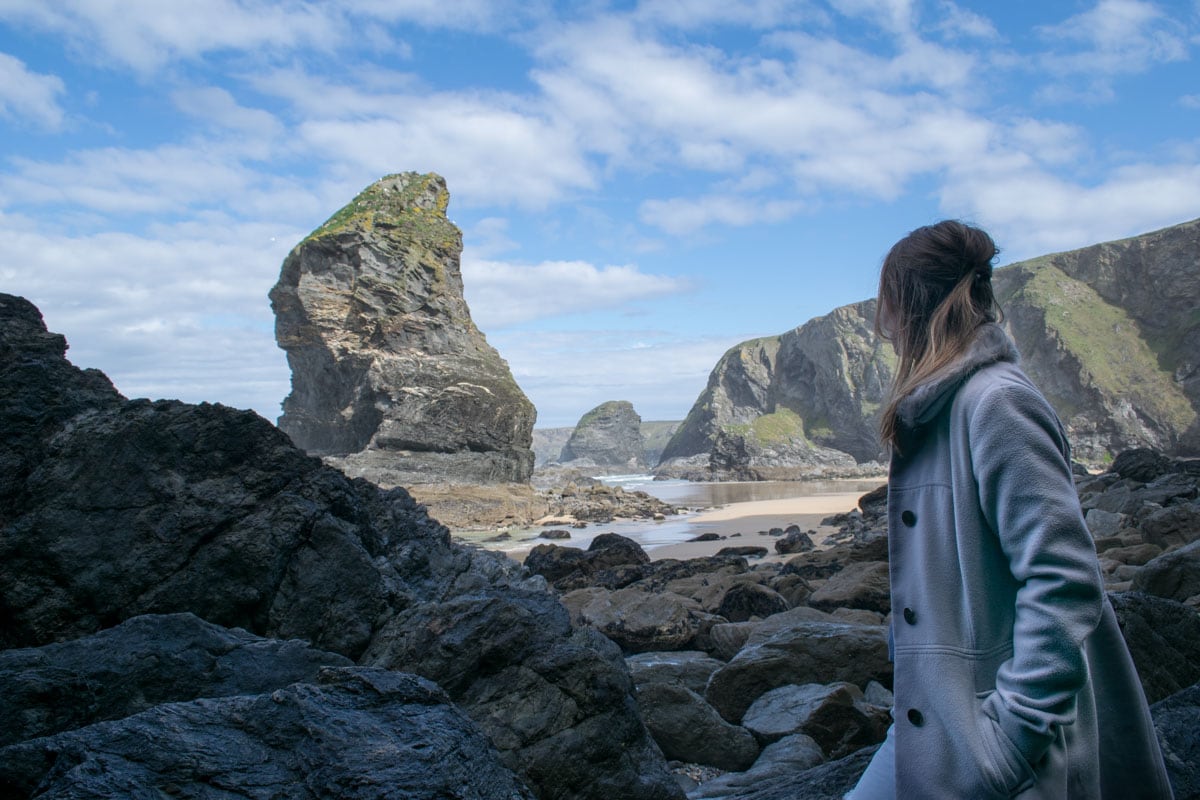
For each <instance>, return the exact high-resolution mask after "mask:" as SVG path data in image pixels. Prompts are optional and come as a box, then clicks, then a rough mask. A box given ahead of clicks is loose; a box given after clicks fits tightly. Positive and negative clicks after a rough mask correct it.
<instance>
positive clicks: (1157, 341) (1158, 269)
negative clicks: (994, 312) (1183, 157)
mask: <svg viewBox="0 0 1200 800" xmlns="http://www.w3.org/2000/svg"><path fill="white" fill-rule="evenodd" d="M1197 276H1200V220H1196V221H1193V222H1187V223H1184V224H1181V225H1176V226H1174V227H1171V228H1166V229H1164V230H1161V231H1156V232H1154V233H1148V234H1145V235H1143V236H1138V237H1134V238H1131V239H1125V240H1121V241H1115V242H1108V243H1105V244H1098V245H1094V246H1091V247H1086V248H1083V249H1081V250H1074V251H1071V252H1067V253H1059V254H1055V255H1050V256H1043V257H1040V258H1035V259H1031V260H1029V261H1023V262H1021V263H1018V264H1014V265H1012V266H1009V267H1004V268H1001V269H998V270H996V273H995V277H994V285H995V289H996V295H997V298H998V300H999V301H1000V304H1001V306H1002V307H1003V309H1004V312H1005V315H1006V323H1005V324H1006V325H1007V327H1008V329H1009V332H1010V333H1011V335H1012V336H1013V339H1014V340H1015V341H1016V344H1017V347H1018V349H1019V350H1020V351H1021V353H1022V359H1023V365H1024V368H1025V369H1026V371H1027V372H1028V373H1029V374H1030V376H1031V377H1032V378H1033V380H1034V381H1035V382H1036V383H1037V384H1038V386H1039V387H1040V388H1041V389H1042V391H1043V392H1045V394H1046V396H1047V398H1048V399H1049V400H1050V402H1051V403H1052V404H1053V405H1054V407H1055V409H1056V410H1057V411H1058V413H1059V415H1060V416H1061V417H1062V419H1063V421H1064V423H1065V424H1066V426H1067V430H1068V434H1069V435H1070V437H1071V441H1072V444H1073V446H1074V449H1075V454H1076V456H1077V457H1078V458H1080V459H1082V460H1084V461H1085V462H1088V463H1091V464H1094V465H1102V464H1104V463H1107V462H1109V461H1110V460H1111V458H1112V457H1113V456H1114V455H1115V454H1116V453H1118V452H1121V451H1123V450H1127V449H1130V448H1136V447H1150V448H1154V449H1156V450H1160V451H1164V452H1166V453H1170V454H1175V455H1188V454H1197V453H1200V360H1198V359H1197V356H1196V354H1197V353H1200V316H1198V315H1197V311H1196V309H1197V308H1200V278H1198V277H1197ZM874 315H875V303H874V301H873V300H868V301H864V302H860V303H854V304H851V305H848V306H844V307H842V308H838V309H835V310H834V311H832V312H830V313H829V314H827V315H825V316H823V317H818V318H816V319H813V320H810V321H809V322H807V323H805V324H804V325H802V326H800V327H799V328H796V329H794V330H792V331H789V332H787V333H785V334H782V335H780V336H778V337H769V338H766V339H756V340H752V341H749V342H746V343H744V344H742V345H739V346H737V347H735V348H733V349H731V350H730V351H729V352H727V353H726V354H725V355H724V356H723V357H722V358H721V360H720V361H718V363H717V365H716V366H715V367H714V369H713V371H712V373H711V375H710V377H709V382H708V385H707V387H706V388H705V389H704V391H703V392H702V393H701V394H700V396H699V398H698V399H697V400H696V403H695V405H694V406H693V407H692V410H691V411H690V412H689V414H688V416H687V419H686V420H685V421H684V423H683V425H681V426H680V428H679V429H678V430H677V431H676V433H675V435H674V436H673V437H672V439H671V441H670V443H669V444H668V445H667V447H666V449H665V450H664V452H663V462H662V464H661V465H660V467H659V469H658V470H656V472H658V473H659V474H662V475H664V476H684V477H691V478H694V479H699V478H705V477H707V478H709V479H717V480H722V479H754V478H756V477H757V478H786V477H792V478H802V477H815V476H828V475H837V474H852V473H853V472H854V470H853V469H852V468H847V466H846V464H847V459H848V458H849V459H852V460H853V462H856V463H857V464H859V465H862V466H864V467H870V466H871V465H872V462H874V461H876V460H881V459H882V458H883V453H882V452H881V449H880V446H879V442H878V438H877V436H876V434H875V431H876V425H877V421H878V414H879V410H880V406H881V403H882V402H883V401H884V399H885V395H886V392H887V387H888V384H889V383H890V381H891V376H892V374H893V371H894V367H895V356H894V354H893V353H892V351H891V348H890V347H889V346H888V345H887V344H886V343H884V342H881V341H879V340H878V339H877V338H876V337H875V335H874V332H873V320H874ZM875 470H876V471H878V468H877V467H876V468H875Z"/></svg>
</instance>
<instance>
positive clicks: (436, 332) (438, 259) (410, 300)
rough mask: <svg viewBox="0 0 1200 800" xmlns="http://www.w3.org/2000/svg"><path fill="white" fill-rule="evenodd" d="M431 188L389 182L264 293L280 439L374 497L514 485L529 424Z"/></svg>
mask: <svg viewBox="0 0 1200 800" xmlns="http://www.w3.org/2000/svg"><path fill="white" fill-rule="evenodd" d="M449 200H450V195H449V193H448V191H447V189H446V183H445V181H444V180H443V179H442V178H441V177H440V176H438V175H433V174H429V175H418V174H416V173H411V172H408V173H403V174H400V175H389V176H388V177H386V178H383V179H382V180H380V181H378V182H376V183H374V184H372V185H371V186H369V187H367V188H366V189H365V190H364V191H363V192H362V193H361V194H359V195H358V196H357V197H356V198H354V200H353V201H351V202H350V204H349V205H347V206H346V207H345V208H343V209H342V210H340V211H338V212H337V213H336V214H334V215H333V216H332V217H330V218H329V220H328V221H327V222H326V223H325V224H324V225H322V226H321V227H320V228H318V229H317V230H315V231H314V232H313V233H312V234H310V235H309V236H308V237H307V238H306V239H304V241H302V242H300V243H299V244H298V245H296V247H295V248H294V249H293V250H292V252H291V253H289V254H288V257H287V258H286V259H285V260H284V262H283V269H282V271H281V273H280V276H279V282H278V283H276V284H275V287H274V288H273V289H271V293H270V296H271V307H272V309H273V310H274V312H275V338H276V341H277V342H278V343H279V346H280V347H281V348H283V349H284V350H285V351H287V358H288V364H289V366H290V367H291V370H292V392H291V394H290V395H288V397H287V399H286V400H284V402H283V416H281V417H280V418H279V427H280V428H281V429H283V430H284V431H285V432H286V433H287V434H288V435H289V436H291V438H292V441H294V442H295V443H296V444H297V445H299V446H300V447H301V448H303V449H305V450H307V451H308V452H309V453H312V454H314V455H320V456H330V457H332V458H331V460H332V461H336V463H338V465H339V466H341V467H342V468H343V469H344V470H345V471H346V472H347V473H348V474H351V475H354V476H363V477H367V478H369V479H371V480H372V481H374V482H375V483H378V484H379V485H382V486H398V485H411V484H420V483H440V482H465V483H496V482H505V481H513V482H523V481H527V480H528V479H529V474H530V472H531V471H532V469H533V452H532V450H531V449H530V442H531V430H532V428H533V422H534V418H535V416H536V415H535V412H534V409H533V405H532V404H531V403H530V402H529V400H528V399H527V398H526V397H525V395H524V393H523V392H522V391H521V389H520V387H518V386H517V384H516V381H514V380H513V377H512V373H511V372H510V371H509V369H508V365H507V364H506V363H505V362H504V360H503V359H502V358H501V357H500V355H499V354H498V353H497V352H496V351H495V349H493V348H492V347H491V345H489V344H488V343H487V340H486V339H485V338H484V336H483V334H482V333H480V332H479V330H478V329H477V328H476V327H475V324H474V323H473V322H472V321H471V315H470V312H469V310H468V309H467V304H466V301H465V300H464V299H463V286H462V274H461V271H460V268H459V257H460V255H461V253H462V234H461V232H460V231H459V230H458V228H456V227H455V226H454V224H453V223H452V222H450V221H449V220H448V219H447V218H446V206H447V204H448V203H449Z"/></svg>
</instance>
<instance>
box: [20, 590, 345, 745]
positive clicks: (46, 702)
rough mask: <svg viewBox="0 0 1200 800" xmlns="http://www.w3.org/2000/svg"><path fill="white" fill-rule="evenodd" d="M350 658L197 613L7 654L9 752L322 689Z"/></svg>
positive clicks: (152, 618) (142, 620)
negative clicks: (233, 701) (223, 703)
mask: <svg viewBox="0 0 1200 800" xmlns="http://www.w3.org/2000/svg"><path fill="white" fill-rule="evenodd" d="M352 664H353V662H352V661H350V659H348V658H346V657H344V656H340V655H338V654H336V653H327V652H324V651H321V650H314V649H313V648H312V647H309V646H308V644H307V643H306V642H302V641H297V640H292V641H280V640H278V639H264V638H262V637H260V636H255V635H254V634H252V633H247V632H246V631H243V630H229V629H228V628H222V627H219V626H217V625H213V624H212V623H209V622H205V621H204V620H202V619H200V618H199V617H197V616H195V615H194V614H186V613H185V614H161V615H160V614H147V615H145V616H141V617H134V618H132V619H130V620H126V621H125V622H123V623H121V624H120V625H117V626H116V627H114V628H109V629H108V630H105V631H100V632H99V633H95V634H92V635H91V636H84V637H82V638H79V639H73V640H71V641H69V642H60V643H56V644H48V645H45V646H43V647H35V648H15V649H11V650H4V651H0V685H2V686H4V691H3V692H0V745H9V744H14V743H16V742H21V741H24V740H26V739H35V738H38V737H41V736H49V735H52V734H55V733H60V732H62V731H67V730H73V729H75V728H82V727H86V726H87V725H91V724H93V723H97V722H104V721H106V720H114V719H121V718H123V717H128V716H132V715H133V714H137V713H140V712H142V711H145V710H147V709H149V708H152V707H153V706H157V705H161V704H163V703H171V702H177V701H186V700H195V699H197V698H200V697H226V696H229V695H241V694H247V695H249V694H264V693H267V692H271V691H273V690H275V689H282V688H283V687H285V686H287V685H289V684H292V683H312V682H315V681H316V678H317V673H318V672H319V671H320V669H321V668H322V667H326V666H351V665H352Z"/></svg>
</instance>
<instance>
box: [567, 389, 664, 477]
mask: <svg viewBox="0 0 1200 800" xmlns="http://www.w3.org/2000/svg"><path fill="white" fill-rule="evenodd" d="M645 450H646V445H645V442H644V441H643V440H642V418H641V417H640V416H638V413H637V412H636V411H635V410H634V409H633V404H632V403H630V402H629V401H628V400H609V401H608V402H606V403H601V404H600V405H598V406H596V407H595V408H593V409H592V410H591V411H589V412H587V413H586V414H584V415H583V416H582V417H581V418H580V419H579V423H578V424H577V425H576V426H575V430H574V431H572V433H571V438H570V439H568V440H567V443H566V444H565V445H563V449H562V453H561V454H560V455H559V458H558V460H559V461H561V462H563V463H580V464H581V463H587V464H595V465H596V466H598V467H604V468H618V469H645V467H646V463H645Z"/></svg>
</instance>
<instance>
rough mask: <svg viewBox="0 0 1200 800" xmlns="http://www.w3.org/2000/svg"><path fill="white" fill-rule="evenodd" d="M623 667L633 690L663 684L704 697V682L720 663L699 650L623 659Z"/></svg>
mask: <svg viewBox="0 0 1200 800" xmlns="http://www.w3.org/2000/svg"><path fill="white" fill-rule="evenodd" d="M625 664H626V665H627V666H628V667H629V674H630V675H631V676H632V677H633V683H634V685H635V686H641V685H642V684H646V683H666V684H670V685H672V686H682V687H684V688H685V689H691V690H692V691H693V692H696V693H697V694H704V687H706V686H707V685H708V679H709V678H710V677H712V674H713V673H714V672H716V671H717V670H718V669H720V668H721V666H722V662H720V661H718V660H717V659H715V658H713V657H712V656H710V655H709V654H708V653H704V652H701V651H699V650H680V651H675V652H648V653H637V654H635V655H632V656H628V657H626V659H625Z"/></svg>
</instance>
